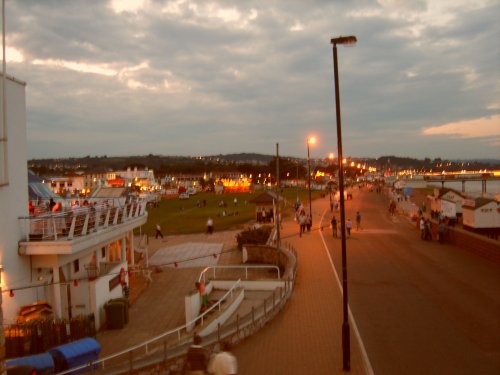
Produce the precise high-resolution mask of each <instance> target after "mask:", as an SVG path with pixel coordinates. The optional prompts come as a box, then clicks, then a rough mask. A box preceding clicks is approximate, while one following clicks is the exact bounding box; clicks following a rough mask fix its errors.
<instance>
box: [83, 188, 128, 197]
mask: <svg viewBox="0 0 500 375" xmlns="http://www.w3.org/2000/svg"><path fill="white" fill-rule="evenodd" d="M127 191H128V188H126V187H108V186H101V187H98V188H97V189H95V190H94V191H93V192H92V193H91V194H90V198H120V197H124V196H126V195H127Z"/></svg>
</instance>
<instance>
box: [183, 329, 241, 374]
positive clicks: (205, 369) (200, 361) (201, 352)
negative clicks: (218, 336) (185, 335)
mask: <svg viewBox="0 0 500 375" xmlns="http://www.w3.org/2000/svg"><path fill="white" fill-rule="evenodd" d="M201 343H202V339H201V336H199V335H195V336H194V338H193V345H191V346H190V347H189V349H188V352H187V357H186V361H185V362H184V369H183V373H185V374H189V375H203V374H207V373H208V374H215V375H236V374H237V373H238V361H237V360H236V357H235V356H234V355H233V354H232V353H231V344H230V343H229V341H223V342H222V343H221V344H220V351H219V352H218V353H217V354H215V355H214V356H212V357H211V358H210V354H209V352H208V350H207V349H206V348H204V347H202V346H201Z"/></svg>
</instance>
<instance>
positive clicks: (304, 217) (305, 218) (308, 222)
mask: <svg viewBox="0 0 500 375" xmlns="http://www.w3.org/2000/svg"><path fill="white" fill-rule="evenodd" d="M296 216H297V218H296V220H297V222H298V223H299V228H300V229H299V230H300V231H299V236H300V237H302V233H305V231H306V229H307V231H308V232H310V231H311V227H312V218H311V215H310V214H306V212H305V211H304V209H303V208H302V209H300V210H299V211H298V213H297V214H296Z"/></svg>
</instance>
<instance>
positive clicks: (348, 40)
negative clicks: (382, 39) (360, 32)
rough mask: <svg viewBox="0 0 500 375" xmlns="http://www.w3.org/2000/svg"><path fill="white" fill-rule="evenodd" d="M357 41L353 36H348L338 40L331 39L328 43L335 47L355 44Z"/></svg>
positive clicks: (340, 37)
mask: <svg viewBox="0 0 500 375" xmlns="http://www.w3.org/2000/svg"><path fill="white" fill-rule="evenodd" d="M357 41H358V40H357V39H356V37H355V36H354V35H350V36H339V37H338V38H332V40H331V41H330V43H332V44H333V45H334V46H336V45H337V44H344V45H352V44H356V42H357Z"/></svg>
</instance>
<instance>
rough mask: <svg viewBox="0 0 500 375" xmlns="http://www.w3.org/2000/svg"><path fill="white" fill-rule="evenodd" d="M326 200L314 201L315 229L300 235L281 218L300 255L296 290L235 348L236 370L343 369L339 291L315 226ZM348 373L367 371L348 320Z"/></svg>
mask: <svg viewBox="0 0 500 375" xmlns="http://www.w3.org/2000/svg"><path fill="white" fill-rule="evenodd" d="M328 204H329V202H328V201H327V200H324V199H320V200H317V201H315V202H313V213H315V215H314V217H315V222H314V223H313V230H312V231H311V232H309V233H306V234H304V235H303V236H302V237H299V235H298V229H299V228H298V224H297V223H296V222H294V221H293V220H292V219H288V220H285V223H284V227H283V231H282V238H283V241H284V242H287V243H289V244H291V245H292V246H293V247H294V248H295V249H296V250H297V252H298V257H299V260H298V261H299V268H298V274H297V282H296V286H295V290H294V293H293V296H292V298H291V300H290V301H289V302H288V305H287V307H286V308H285V309H284V311H283V312H282V313H281V314H280V315H279V316H278V317H277V318H276V319H275V320H273V321H272V322H271V323H270V324H268V325H267V326H266V327H264V328H263V329H262V330H261V331H259V332H258V333H257V334H256V335H254V336H252V337H250V338H249V339H247V340H246V341H244V342H242V343H240V344H239V345H238V346H237V347H235V348H234V350H233V352H234V354H235V355H236V356H237V357H238V363H239V372H238V374H239V375H250V374H268V375H273V374H275V375H281V374H287V375H293V374H296V375H303V374H324V375H328V374H343V373H347V372H344V371H343V370H342V320H343V317H342V296H341V292H340V289H339V287H338V282H337V280H336V277H335V273H334V270H333V267H332V265H331V260H330V257H329V255H328V253H327V251H326V249H325V246H324V244H323V240H322V238H321V231H320V230H318V228H317V227H316V225H319V222H320V221H319V217H320V213H322V212H324V210H326V209H327V206H328ZM314 227H315V228H314ZM324 230H325V232H324V233H325V235H330V234H331V232H330V229H329V228H325V229H324ZM349 373H350V374H366V373H368V372H367V371H366V369H365V368H364V365H363V360H362V354H361V350H360V343H359V342H358V340H357V338H356V336H355V334H354V332H353V325H352V324H351V371H350V372H349Z"/></svg>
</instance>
